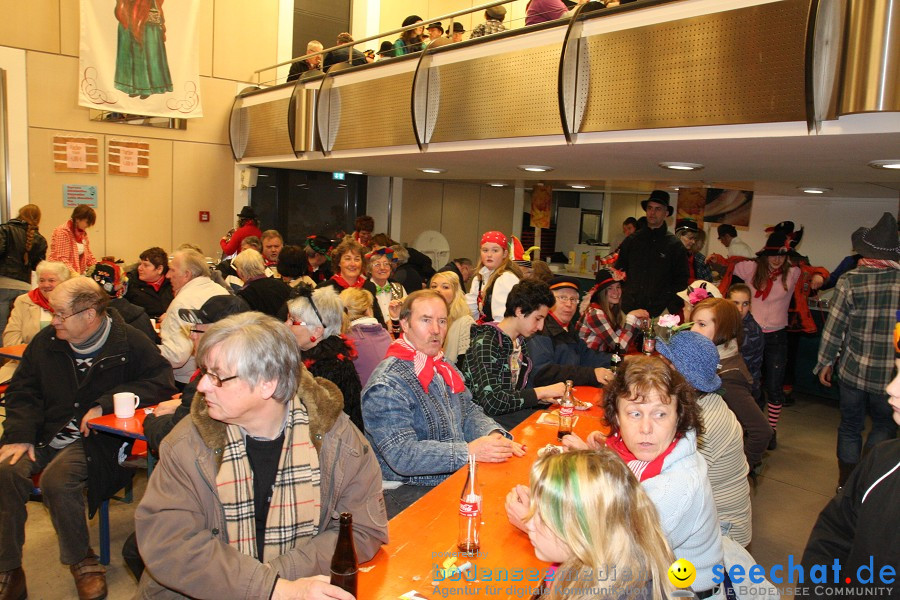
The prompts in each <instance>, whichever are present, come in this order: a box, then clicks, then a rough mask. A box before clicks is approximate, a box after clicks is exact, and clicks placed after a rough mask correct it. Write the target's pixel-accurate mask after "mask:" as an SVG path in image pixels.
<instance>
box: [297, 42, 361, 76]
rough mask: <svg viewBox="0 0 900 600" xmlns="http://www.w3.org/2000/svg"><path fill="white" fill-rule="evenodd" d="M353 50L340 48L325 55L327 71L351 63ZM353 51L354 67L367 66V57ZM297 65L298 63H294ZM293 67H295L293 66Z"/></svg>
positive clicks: (355, 50) (324, 61) (354, 49)
mask: <svg viewBox="0 0 900 600" xmlns="http://www.w3.org/2000/svg"><path fill="white" fill-rule="evenodd" d="M350 50H351V48H350V47H349V46H348V47H347V48H340V49H339V50H333V51H331V52H329V53H328V54H326V55H325V60H323V61H322V62H323V63H324V64H325V70H326V71H327V70H328V69H329V68H330V67H331V65H336V64H337V63H342V62H348V61H350V52H349V51H350ZM352 50H353V66H354V67H358V66H360V65H364V64H367V63H366V55H365V54H363V53H362V52H360V51H359V50H357V49H356V48H352ZM294 64H297V63H294ZM291 66H293V65H291Z"/></svg>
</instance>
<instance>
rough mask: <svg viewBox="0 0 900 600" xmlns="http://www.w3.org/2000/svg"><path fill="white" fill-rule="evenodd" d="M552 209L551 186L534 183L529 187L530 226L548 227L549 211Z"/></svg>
mask: <svg viewBox="0 0 900 600" xmlns="http://www.w3.org/2000/svg"><path fill="white" fill-rule="evenodd" d="M552 209H553V188H552V187H550V186H549V185H544V184H543V183H536V184H534V187H532V188H531V226H532V227H542V228H548V227H550V211H551V210H552Z"/></svg>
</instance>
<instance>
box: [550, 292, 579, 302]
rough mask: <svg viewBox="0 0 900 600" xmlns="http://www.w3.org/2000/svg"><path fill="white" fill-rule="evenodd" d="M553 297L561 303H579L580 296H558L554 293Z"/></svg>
mask: <svg viewBox="0 0 900 600" xmlns="http://www.w3.org/2000/svg"><path fill="white" fill-rule="evenodd" d="M553 297H554V298H556V301H557V302H559V303H561V304H578V296H575V297H572V296H557V295H556V294H554V295H553Z"/></svg>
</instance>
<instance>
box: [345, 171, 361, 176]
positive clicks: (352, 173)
mask: <svg viewBox="0 0 900 600" xmlns="http://www.w3.org/2000/svg"><path fill="white" fill-rule="evenodd" d="M347 172H348V173H350V174H351V175H365V174H366V172H365V171H347Z"/></svg>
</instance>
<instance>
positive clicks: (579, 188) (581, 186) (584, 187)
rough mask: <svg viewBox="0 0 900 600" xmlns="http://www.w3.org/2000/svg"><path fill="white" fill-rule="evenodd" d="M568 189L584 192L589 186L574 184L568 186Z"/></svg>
mask: <svg viewBox="0 0 900 600" xmlns="http://www.w3.org/2000/svg"><path fill="white" fill-rule="evenodd" d="M569 187H570V188H572V189H575V190H586V189H588V187H589V186H587V185H582V184H580V183H575V184H572V185H570V186H569Z"/></svg>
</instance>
